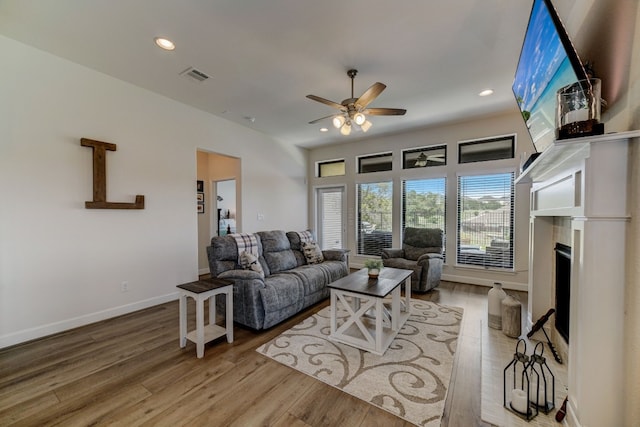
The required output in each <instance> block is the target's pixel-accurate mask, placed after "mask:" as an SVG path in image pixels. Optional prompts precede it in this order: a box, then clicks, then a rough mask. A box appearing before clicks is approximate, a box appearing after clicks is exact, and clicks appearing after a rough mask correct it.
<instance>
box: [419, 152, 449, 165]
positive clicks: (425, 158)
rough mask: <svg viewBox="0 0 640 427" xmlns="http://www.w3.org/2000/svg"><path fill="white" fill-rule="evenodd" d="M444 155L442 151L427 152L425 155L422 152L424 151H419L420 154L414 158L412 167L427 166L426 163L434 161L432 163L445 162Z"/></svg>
mask: <svg viewBox="0 0 640 427" xmlns="http://www.w3.org/2000/svg"><path fill="white" fill-rule="evenodd" d="M445 161H446V160H445V155H444V153H442V154H429V155H426V154H424V151H423V152H421V153H420V155H419V156H418V158H417V159H416V160H415V162H414V164H413V167H414V168H423V167H425V166H427V164H428V163H429V162H434V163H445Z"/></svg>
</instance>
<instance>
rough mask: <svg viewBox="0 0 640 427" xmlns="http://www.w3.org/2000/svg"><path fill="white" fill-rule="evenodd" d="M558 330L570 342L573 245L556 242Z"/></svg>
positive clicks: (556, 321)
mask: <svg viewBox="0 0 640 427" xmlns="http://www.w3.org/2000/svg"><path fill="white" fill-rule="evenodd" d="M555 253H556V269H555V279H556V280H555V284H556V286H555V288H556V292H555V294H556V316H555V317H556V320H555V326H556V331H558V333H559V334H560V335H561V336H562V338H564V340H565V341H566V343H567V344H569V313H570V302H571V247H570V246H567V245H563V244H562V243H556V247H555Z"/></svg>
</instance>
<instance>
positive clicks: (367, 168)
mask: <svg viewBox="0 0 640 427" xmlns="http://www.w3.org/2000/svg"><path fill="white" fill-rule="evenodd" d="M392 167H393V156H392V154H391V153H382V154H374V155H371V156H362V157H358V173H370V172H383V171H390V170H391V169H392Z"/></svg>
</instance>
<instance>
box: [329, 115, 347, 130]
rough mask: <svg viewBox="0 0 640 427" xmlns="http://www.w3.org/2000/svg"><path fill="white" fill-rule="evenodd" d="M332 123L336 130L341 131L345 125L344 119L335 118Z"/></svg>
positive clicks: (340, 117)
mask: <svg viewBox="0 0 640 427" xmlns="http://www.w3.org/2000/svg"><path fill="white" fill-rule="evenodd" d="M332 123H333V127H335V128H336V129H340V128H341V127H342V125H344V117H342V116H335V117H334V118H333V120H332Z"/></svg>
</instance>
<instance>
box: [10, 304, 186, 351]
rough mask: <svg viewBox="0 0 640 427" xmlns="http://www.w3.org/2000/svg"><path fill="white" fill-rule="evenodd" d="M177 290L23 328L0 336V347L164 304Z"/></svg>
mask: <svg viewBox="0 0 640 427" xmlns="http://www.w3.org/2000/svg"><path fill="white" fill-rule="evenodd" d="M178 295H179V294H178V292H173V293H170V294H167V295H161V296H158V297H153V298H149V299H146V300H142V301H137V302H134V303H131V304H125V305H121V306H119V307H113V308H109V309H106V310H102V311H98V312H95V313H89V314H85V315H83V316H78V317H73V318H71V319H66V320H61V321H59V322H54V323H50V324H48V325H42V326H37V327H35V328H30V329H25V330H22V331H18V332H13V333H10V334H7V335H2V336H0V348H5V347H10V346H13V345H16V344H22V343H25V342H27V341H31V340H34V339H38V338H43V337H46V336H49V335H53V334H57V333H59V332H64V331H67V330H69V329H73V328H77V327H80V326H85V325H88V324H90V323H95V322H100V321H102V320H106V319H110V318H112V317H116V316H121V315H123V314H128V313H132V312H134V311H138V310H142V309H145V308H149V307H153V306H154V305H158V304H164V303H165V302H170V301H174V300H177V299H178Z"/></svg>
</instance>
